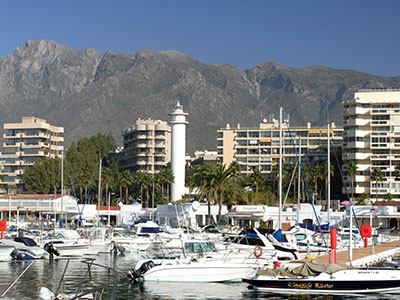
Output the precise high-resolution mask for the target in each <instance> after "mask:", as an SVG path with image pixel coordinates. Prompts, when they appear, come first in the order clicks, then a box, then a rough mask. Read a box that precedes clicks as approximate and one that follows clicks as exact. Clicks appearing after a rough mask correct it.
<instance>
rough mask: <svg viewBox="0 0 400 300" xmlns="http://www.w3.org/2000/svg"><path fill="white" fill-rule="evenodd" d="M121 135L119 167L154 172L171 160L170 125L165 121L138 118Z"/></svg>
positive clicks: (134, 170)
mask: <svg viewBox="0 0 400 300" xmlns="http://www.w3.org/2000/svg"><path fill="white" fill-rule="evenodd" d="M122 136H123V143H124V149H123V151H122V153H121V156H120V160H119V163H120V167H121V169H123V170H130V171H132V172H138V171H143V172H146V173H150V174H155V173H158V172H159V171H160V170H161V169H162V168H163V167H165V166H166V165H167V164H168V163H169V162H170V161H171V127H170V126H169V125H168V123H167V122H165V121H161V120H152V119H150V118H148V119H143V118H138V119H137V120H136V122H135V124H134V125H132V126H130V127H128V128H125V129H124V130H123V131H122Z"/></svg>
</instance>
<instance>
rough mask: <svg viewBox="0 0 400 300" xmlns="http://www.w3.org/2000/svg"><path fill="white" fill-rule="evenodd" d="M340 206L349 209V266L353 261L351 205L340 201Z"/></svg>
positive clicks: (349, 202)
mask: <svg viewBox="0 0 400 300" xmlns="http://www.w3.org/2000/svg"><path fill="white" fill-rule="evenodd" d="M340 204H342V205H344V206H348V207H349V212H350V222H349V223H350V224H349V231H350V240H349V261H350V264H351V261H352V260H353V245H352V243H353V213H352V211H351V206H352V205H353V203H352V202H351V201H342V202H341V203H340Z"/></svg>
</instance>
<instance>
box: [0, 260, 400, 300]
mask: <svg viewBox="0 0 400 300" xmlns="http://www.w3.org/2000/svg"><path fill="white" fill-rule="evenodd" d="M138 259H139V256H138V255H137V254H135V253H133V254H126V255H109V254H101V255H98V256H97V257H96V261H95V262H96V263H98V264H101V265H106V266H112V267H113V268H115V269H116V270H117V271H118V273H119V280H118V289H117V299H121V300H122V299H154V300H156V299H157V300H167V299H168V300H169V299H226V300H232V299H267V298H268V299H299V300H308V299H326V300H329V299H332V300H337V299H344V298H347V299H365V297H362V296H358V297H355V298H353V297H351V296H348V297H343V296H327V295H321V296H315V295H306V294H302V295H286V296H284V295H275V294H270V293H264V292H256V291H253V290H249V289H248V288H247V285H246V284H244V283H232V284H222V283H179V282H178V283H176V282H171V283H168V282H144V283H135V284H132V283H131V282H130V280H128V278H127V277H126V274H127V272H128V271H129V270H130V269H131V268H132V267H133V266H134V265H135V263H136V261H137V260H138ZM30 263H31V261H27V262H15V261H14V262H0V295H1V294H3V293H4V291H5V290H6V289H7V288H8V287H9V286H10V285H11V283H12V282H13V281H14V280H15V279H16V278H17V277H18V275H19V274H21V272H23V271H24V269H25V268H26V267H27V266H28V265H29V264H30ZM66 264H67V260H37V261H35V262H34V263H33V265H32V266H31V267H30V268H29V269H28V270H27V271H26V273H25V274H24V275H23V276H22V277H21V278H20V279H19V280H18V282H17V283H16V284H15V285H14V287H13V288H12V289H11V290H10V291H9V292H8V293H7V294H6V295H5V297H3V298H1V297H0V299H1V300H3V299H7V300H10V299H12V300H28V299H29V300H31V299H38V298H39V291H40V288H41V287H47V288H48V289H50V290H51V291H53V292H54V291H55V290H56V289H57V287H58V284H59V282H60V279H61V278H62V274H63V272H64V269H65V266H66ZM86 270H87V267H86V264H83V263H81V262H80V260H79V259H77V260H71V261H70V263H69V266H68V268H67V272H66V274H65V278H64V281H63V284H62V292H64V293H74V292H75V290H76V286H77V285H78V284H79V283H80V282H81V281H82V278H83V277H84V275H85V272H86ZM92 276H93V281H94V282H96V283H105V282H107V271H106V270H105V269H101V268H96V267H92ZM103 299H107V296H106V295H103ZM368 299H399V300H400V295H398V296H397V295H376V296H371V295H369V296H368Z"/></svg>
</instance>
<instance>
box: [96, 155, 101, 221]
mask: <svg viewBox="0 0 400 300" xmlns="http://www.w3.org/2000/svg"><path fill="white" fill-rule="evenodd" d="M99 164H100V165H99V189H98V190H99V194H98V196H97V226H100V204H101V201H100V199H101V158H100V162H99Z"/></svg>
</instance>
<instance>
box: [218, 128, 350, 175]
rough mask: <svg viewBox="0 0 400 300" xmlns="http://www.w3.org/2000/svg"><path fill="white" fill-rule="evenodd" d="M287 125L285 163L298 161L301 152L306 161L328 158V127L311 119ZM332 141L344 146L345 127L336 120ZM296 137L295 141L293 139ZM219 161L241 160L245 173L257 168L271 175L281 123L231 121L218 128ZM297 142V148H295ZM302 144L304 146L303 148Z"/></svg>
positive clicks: (224, 162)
mask: <svg viewBox="0 0 400 300" xmlns="http://www.w3.org/2000/svg"><path fill="white" fill-rule="evenodd" d="M290 130H291V133H292V135H290V133H289V131H288V128H287V125H286V124H283V132H282V135H283V137H282V149H283V151H282V156H283V163H284V164H292V163H296V161H297V158H296V151H297V155H299V156H301V162H302V163H306V164H310V165H311V164H313V163H318V162H320V161H324V160H327V145H328V134H327V128H326V127H325V128H322V127H312V126H311V123H310V122H308V123H307V126H306V127H293V128H290ZM329 131H330V141H331V143H332V144H333V145H334V147H331V149H332V151H333V148H337V147H339V146H341V145H342V141H343V138H342V133H343V129H342V128H337V127H336V126H335V123H333V122H332V124H331V127H330V130H329ZM292 139H293V141H292ZM217 142H218V144H217V149H218V160H219V161H220V162H221V163H223V164H225V165H227V166H228V165H230V164H231V163H232V162H233V161H237V162H238V163H239V165H240V166H241V168H242V171H241V174H243V175H249V174H251V173H253V172H254V170H259V171H260V172H261V173H263V174H271V173H272V170H273V167H274V166H276V165H277V164H278V162H279V122H278V121H275V122H274V123H267V122H262V123H260V126H259V127H256V128H241V127H240V124H238V125H237V127H236V128H233V127H231V126H230V125H229V124H227V126H226V128H222V129H220V130H218V131H217ZM293 142H294V144H295V147H296V151H295V148H294V147H293ZM300 143H301V148H300V147H299V145H300Z"/></svg>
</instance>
